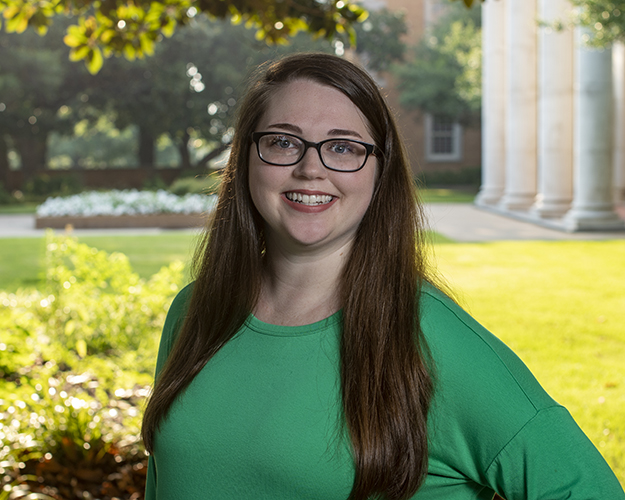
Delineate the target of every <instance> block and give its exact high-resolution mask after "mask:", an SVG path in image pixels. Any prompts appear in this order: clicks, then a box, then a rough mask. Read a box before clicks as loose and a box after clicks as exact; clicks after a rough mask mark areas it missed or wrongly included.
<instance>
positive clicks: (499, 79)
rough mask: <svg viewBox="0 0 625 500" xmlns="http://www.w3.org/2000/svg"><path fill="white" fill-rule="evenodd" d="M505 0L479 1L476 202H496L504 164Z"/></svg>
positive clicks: (486, 203)
mask: <svg viewBox="0 0 625 500" xmlns="http://www.w3.org/2000/svg"><path fill="white" fill-rule="evenodd" d="M506 1H508V0H499V1H497V2H485V3H483V4H482V186H481V188H480V192H479V194H478V195H477V198H476V199H475V203H476V204H478V205H496V204H497V203H498V202H499V200H500V199H501V196H502V195H503V191H504V184H505V166H506V133H505V130H506V71H505V68H506V30H505V25H506V22H505V20H506V16H505V14H506V11H505V4H506Z"/></svg>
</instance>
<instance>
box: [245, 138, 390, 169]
mask: <svg viewBox="0 0 625 500" xmlns="http://www.w3.org/2000/svg"><path fill="white" fill-rule="evenodd" d="M266 135H287V136H290V137H295V138H296V139H298V140H300V141H302V144H304V151H303V152H302V154H301V155H300V156H299V158H298V159H297V160H296V161H294V162H293V163H274V162H271V161H267V160H265V159H264V158H263V156H262V155H261V154H260V139H261V138H262V137H264V136H266ZM333 141H350V142H355V143H356V144H360V145H361V146H363V147H364V148H365V151H366V152H367V154H366V155H365V159H364V161H363V162H362V165H360V167H358V168H356V169H353V170H340V169H337V168H332V167H328V166H327V165H326V163H325V162H324V161H323V156H322V155H321V146H323V145H324V144H325V143H327V142H333ZM252 142H254V143H255V144H256V152H257V153H258V157H259V158H260V159H261V160H262V161H263V162H265V163H266V164H267V165H274V166H276V167H291V166H293V165H295V164H297V163H299V162H300V161H302V158H304V156H305V155H306V152H307V151H308V148H314V149H316V150H317V154H318V155H319V160H321V164H322V165H323V166H324V167H325V168H327V169H328V170H332V171H333V172H345V173H352V172H358V171H359V170H362V169H363V168H364V166H365V165H366V163H367V160H368V159H369V156H378V153H379V151H380V148H378V147H377V146H376V145H375V144H369V143H368V142H362V141H356V140H354V139H347V138H344V137H336V138H332V139H325V140H324V141H320V142H311V141H307V140H306V139H302V138H301V137H299V136H297V135H295V134H289V133H280V132H253V133H252Z"/></svg>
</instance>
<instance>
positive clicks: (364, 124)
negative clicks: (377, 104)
mask: <svg viewBox="0 0 625 500" xmlns="http://www.w3.org/2000/svg"><path fill="white" fill-rule="evenodd" d="M276 124H277V125H279V124H290V125H295V126H297V127H299V128H301V129H302V131H309V132H316V131H317V132H321V133H323V130H324V129H327V130H329V129H345V130H354V131H356V132H358V133H359V134H360V135H362V136H363V137H365V135H363V134H366V136H367V137H368V138H369V139H370V138H371V136H370V134H369V123H368V121H367V119H366V118H365V116H364V115H363V114H362V112H361V111H360V110H359V109H358V107H357V106H356V105H355V104H354V103H353V102H352V101H351V100H350V99H349V97H347V96H346V95H345V94H344V93H343V92H341V91H340V90H338V89H335V88H334V87H330V86H328V85H322V84H320V83H317V82H314V81H311V80H303V79H302V80H294V81H292V82H289V83H286V84H283V85H280V86H279V87H278V88H277V89H276V90H275V91H274V92H273V93H272V95H271V96H270V98H269V100H268V103H267V108H266V109H265V113H264V114H263V115H262V117H261V119H260V124H259V126H260V127H261V129H262V128H265V127H271V126H272V125H276ZM327 130H325V132H327Z"/></svg>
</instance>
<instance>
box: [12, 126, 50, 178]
mask: <svg viewBox="0 0 625 500" xmlns="http://www.w3.org/2000/svg"><path fill="white" fill-rule="evenodd" d="M12 138H13V144H14V146H15V149H16V150H17V152H18V153H19V155H20V159H21V160H22V162H21V163H22V166H21V170H22V175H23V177H22V180H23V182H25V181H27V180H29V179H32V178H33V177H34V176H35V174H36V173H37V172H41V171H43V170H45V169H46V156H47V153H48V133H47V132H39V133H38V134H37V135H13V136H12Z"/></svg>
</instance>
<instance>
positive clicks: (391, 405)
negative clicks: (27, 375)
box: [143, 54, 625, 500]
mask: <svg viewBox="0 0 625 500" xmlns="http://www.w3.org/2000/svg"><path fill="white" fill-rule="evenodd" d="M236 131H237V132H236V136H235V138H234V142H233V147H232V152H231V156H230V161H229V165H228V167H227V169H226V172H225V176H224V180H223V184H222V188H221V192H220V197H219V204H218V207H217V210H216V213H215V216H214V218H213V220H212V223H211V226H210V227H209V230H208V231H207V233H206V236H205V238H204V241H203V244H202V245H201V246H200V248H199V252H198V257H197V258H196V264H197V268H196V273H195V274H196V280H195V282H194V283H193V284H192V285H191V286H189V287H187V288H186V289H185V290H183V291H182V292H181V293H180V294H179V296H178V297H177V298H176V300H175V301H174V303H173V305H172V307H171V310H170V312H169V315H168V318H167V322H166V325H165V329H164V333H163V338H162V340H161V348H160V351H159V357H158V362H157V379H156V385H155V388H154V393H153V395H152V397H151V398H150V401H149V403H148V406H147V408H146V412H145V416H144V426H143V437H144V441H145V444H146V448H147V449H148V450H149V451H150V452H151V457H150V466H149V472H148V486H147V490H146V498H148V499H153V498H159V499H164V498H185V499H187V498H211V499H213V498H217V499H226V498H228V499H229V498H232V499H247V498H250V499H251V498H254V499H283V498H293V499H301V498H309V499H335V498H336V499H347V498H350V499H354V500H355V499H366V498H388V499H407V498H418V499H423V500H427V499H435V498H445V499H449V500H454V499H458V500H460V499H463V500H464V499H482V498H484V499H486V498H488V499H491V498H493V495H494V494H495V492H497V493H499V494H500V495H502V496H504V497H505V498H507V499H508V500H515V499H538V498H541V499H550V500H555V499H559V498H569V499H575V498H579V499H581V498H585V499H587V498H611V499H621V498H625V496H624V495H623V492H622V489H621V488H620V485H619V484H618V481H617V480H616V478H615V477H614V475H613V474H612V472H611V471H610V470H609V468H608V466H607V465H606V464H605V462H604V460H603V459H602V457H601V455H600V454H599V453H598V452H597V451H596V450H595V449H594V447H593V446H592V444H591V443H590V442H589V441H588V439H587V438H586V437H585V436H584V435H583V433H582V432H581V431H580V430H579V428H578V427H577V426H576V424H575V422H574V421H573V420H572V418H571V417H570V416H569V415H568V413H567V412H566V410H565V409H563V408H562V407H560V406H558V405H557V404H556V403H555V402H554V401H553V400H552V399H551V398H549V396H548V395H547V394H546V393H545V392H544V391H543V390H542V389H541V388H540V386H539V385H538V383H537V382H536V381H535V379H534V378H533V377H532V376H531V374H530V373H529V372H528V371H527V369H526V368H525V367H524V366H523V364H522V363H521V362H520V360H519V359H518V358H516V356H514V354H512V353H511V352H510V351H509V350H508V349H507V348H506V347H505V346H504V345H503V344H501V343H500V342H499V341H498V340H497V339H496V338H495V337H493V336H492V335H490V334H489V333H488V332H486V331H485V330H484V329H483V328H482V327H481V326H480V325H478V324H477V323H476V322H475V321H474V320H472V319H471V318H470V317H469V316H468V315H467V314H466V313H465V312H464V311H462V310H461V309H460V308H459V307H458V306H457V305H456V304H455V303H453V302H452V301H450V300H449V299H448V298H446V297H445V296H444V295H443V294H442V293H440V292H439V291H438V289H437V288H436V286H434V285H433V283H435V279H434V276H433V274H432V273H431V271H430V269H429V268H428V267H427V266H426V263H425V257H424V253H423V249H424V244H423V239H422V238H423V231H422V228H423V224H422V219H421V212H420V209H419V205H418V204H417V203H415V196H414V192H413V186H412V182H411V178H410V174H409V170H408V167H407V162H406V159H405V155H404V152H403V147H402V144H401V142H400V139H399V136H398V133H397V130H396V127H395V125H394V122H393V118H392V116H391V114H390V112H389V109H388V107H387V105H386V104H385V102H384V100H383V98H382V97H381V95H380V93H379V91H378V89H377V87H376V85H375V83H374V82H373V81H372V80H371V78H370V77H369V76H368V75H367V74H366V73H365V72H364V71H362V70H360V69H359V68H357V67H356V66H354V65H353V64H351V63H348V62H346V61H345V60H343V59H340V58H337V57H334V56H328V55H321V54H300V55H295V56H291V57H287V58H285V59H283V60H281V61H279V62H277V63H274V64H272V65H269V66H267V67H266V68H263V70H262V72H260V74H259V75H258V77H257V79H256V80H255V82H254V83H253V84H252V86H251V87H250V89H249V91H248V93H247V95H246V97H245V99H244V101H243V103H242V106H241V109H240V114H239V118H238V124H237V127H236Z"/></svg>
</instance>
